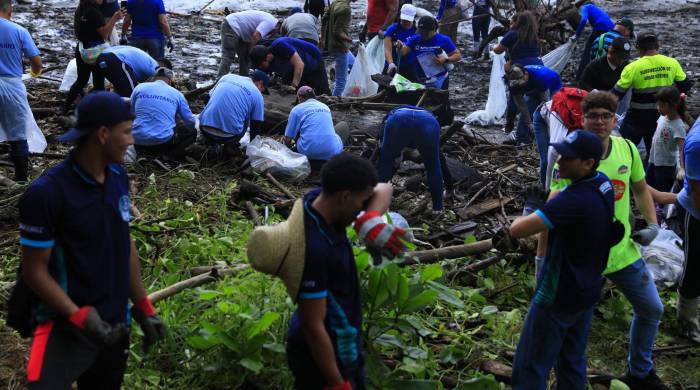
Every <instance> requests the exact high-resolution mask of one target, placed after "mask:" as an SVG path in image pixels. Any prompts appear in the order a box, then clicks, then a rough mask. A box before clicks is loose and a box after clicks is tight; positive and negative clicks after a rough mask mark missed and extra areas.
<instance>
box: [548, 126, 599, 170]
mask: <svg viewBox="0 0 700 390" xmlns="http://www.w3.org/2000/svg"><path fill="white" fill-rule="evenodd" d="M549 145H550V146H552V147H554V149H555V150H556V151H557V152H558V153H559V155H561V156H562V157H564V158H580V159H582V160H587V159H589V158H592V159H594V160H595V161H596V162H598V161H600V159H601V158H602V157H603V143H602V142H601V141H600V138H598V136H597V135H595V134H593V133H591V132H590V131H585V130H575V131H572V132H571V133H569V135H567V136H566V138H564V140H563V141H562V142H554V143H551V144H549Z"/></svg>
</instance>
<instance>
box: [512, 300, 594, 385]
mask: <svg viewBox="0 0 700 390" xmlns="http://www.w3.org/2000/svg"><path fill="white" fill-rule="evenodd" d="M592 318H593V308H590V309H586V310H581V311H578V312H575V313H571V314H562V313H557V312H555V311H552V310H551V309H550V308H545V307H541V306H539V305H538V304H536V303H532V304H531V305H530V310H528V312H527V316H526V317H525V325H524V326H523V331H522V333H521V335H520V341H519V342H518V348H517V350H516V351H515V359H514V360H513V389H514V390H540V389H541V390H544V389H545V388H546V387H547V380H548V378H549V372H550V371H551V370H552V368H554V369H555V370H556V374H557V389H561V390H564V389H566V390H585V389H586V388H587V383H588V381H587V379H586V344H587V343H588V333H589V332H590V329H591V319H592Z"/></svg>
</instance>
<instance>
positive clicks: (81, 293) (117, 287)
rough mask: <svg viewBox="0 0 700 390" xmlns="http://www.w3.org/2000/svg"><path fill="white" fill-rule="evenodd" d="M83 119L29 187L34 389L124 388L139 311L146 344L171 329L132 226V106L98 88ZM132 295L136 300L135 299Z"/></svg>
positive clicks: (25, 225)
mask: <svg viewBox="0 0 700 390" xmlns="http://www.w3.org/2000/svg"><path fill="white" fill-rule="evenodd" d="M76 111H77V122H76V125H75V128H73V129H71V130H69V131H68V132H67V133H65V134H63V135H61V136H59V138H58V139H59V140H60V141H63V142H75V144H76V146H75V148H74V149H73V150H71V152H70V154H69V155H68V157H67V158H66V159H65V160H64V161H62V162H61V163H60V164H58V165H56V166H54V167H52V168H49V169H48V170H47V171H46V172H45V173H44V174H43V175H42V176H40V177H39V178H38V179H36V180H35V181H34V182H33V183H32V184H31V186H30V187H29V188H27V191H26V192H25V193H24V194H23V195H22V198H21V200H20V203H19V219H20V224H19V226H20V240H19V243H20V245H21V246H22V275H23V283H25V284H26V285H25V286H24V287H25V288H29V289H31V291H33V292H34V294H36V298H37V299H36V302H35V303H32V308H31V309H32V319H31V325H32V327H33V340H32V350H31V352H30V353H29V363H28V364H27V382H28V386H27V387H28V388H29V389H59V388H60V389H70V388H72V384H73V382H77V383H78V388H80V389H83V388H85V389H119V388H120V387H121V383H122V379H123V376H124V372H125V371H126V360H127V357H128V355H129V330H128V327H129V326H130V324H131V319H134V320H136V321H137V322H138V323H139V325H140V326H141V330H142V331H143V334H144V336H143V344H142V348H143V351H144V352H147V351H148V349H149V348H150V347H151V346H152V345H153V344H154V343H155V342H157V341H159V340H162V339H163V338H165V325H164V324H163V322H162V321H161V320H160V318H158V317H157V316H156V312H155V309H154V307H153V305H152V303H151V301H150V300H149V299H148V295H147V294H146V289H145V288H144V285H143V281H142V280H141V277H140V275H141V262H140V260H139V255H138V251H137V249H136V245H135V244H134V241H133V239H132V238H131V235H130V233H129V222H130V220H131V214H130V210H131V201H130V199H129V178H128V176H127V172H126V170H125V169H124V167H123V165H122V164H123V163H124V155H125V154H126V150H127V148H128V147H129V145H131V144H133V142H134V139H133V138H132V136H131V121H132V118H133V114H132V112H131V107H130V106H129V104H128V103H127V102H125V101H124V100H122V98H120V97H119V96H118V95H117V94H114V93H112V92H104V91H98V92H94V93H91V94H89V95H87V96H85V97H84V98H83V99H81V100H80V103H79V104H78V108H77V110H76ZM129 301H131V303H132V304H133V306H131V308H129Z"/></svg>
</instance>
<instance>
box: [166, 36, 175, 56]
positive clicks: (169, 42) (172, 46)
mask: <svg viewBox="0 0 700 390" xmlns="http://www.w3.org/2000/svg"><path fill="white" fill-rule="evenodd" d="M165 47H167V48H168V50H169V53H172V52H173V50H175V44H174V43H173V37H169V38H168V39H167V40H166V41H165Z"/></svg>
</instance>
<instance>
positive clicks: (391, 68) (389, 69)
mask: <svg viewBox="0 0 700 390" xmlns="http://www.w3.org/2000/svg"><path fill="white" fill-rule="evenodd" d="M386 74H388V75H389V76H392V77H393V76H394V75H395V74H396V64H394V63H393V62H392V63H391V64H389V65H388V66H387V67H386Z"/></svg>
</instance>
